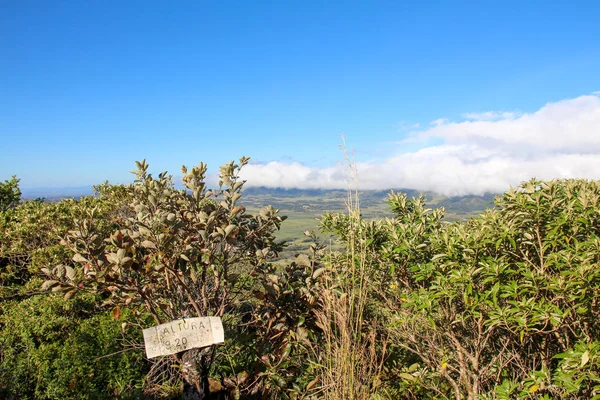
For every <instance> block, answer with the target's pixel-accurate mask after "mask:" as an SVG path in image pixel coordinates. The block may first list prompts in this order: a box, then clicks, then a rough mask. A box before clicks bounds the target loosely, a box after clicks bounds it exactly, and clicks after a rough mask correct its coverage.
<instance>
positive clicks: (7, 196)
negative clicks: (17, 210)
mask: <svg viewBox="0 0 600 400" xmlns="http://www.w3.org/2000/svg"><path fill="white" fill-rule="evenodd" d="M19 181H20V179H17V177H16V176H14V175H13V177H12V178H11V179H10V180H5V181H4V183H3V182H0V213H3V212H5V211H6V210H9V209H11V208H14V207H16V206H17V204H19V201H21V189H19Z"/></svg>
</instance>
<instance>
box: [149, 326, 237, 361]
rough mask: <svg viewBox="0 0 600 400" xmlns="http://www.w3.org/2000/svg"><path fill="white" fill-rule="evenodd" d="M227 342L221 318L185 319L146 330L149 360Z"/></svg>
mask: <svg viewBox="0 0 600 400" xmlns="http://www.w3.org/2000/svg"><path fill="white" fill-rule="evenodd" d="M224 341H225V338H224V333H223V324H222V323H221V318H219V317H203V318H185V319H178V320H175V321H171V322H167V323H166V324H161V325H157V326H153V327H152V328H148V329H144V343H145V345H146V356H147V357H148V358H153V357H158V356H166V355H169V354H175V353H179V352H180V351H184V350H187V349H193V348H196V347H206V346H210V345H213V344H217V343H223V342H224Z"/></svg>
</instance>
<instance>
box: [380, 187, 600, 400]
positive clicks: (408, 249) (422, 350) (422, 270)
mask: <svg viewBox="0 0 600 400" xmlns="http://www.w3.org/2000/svg"><path fill="white" fill-rule="evenodd" d="M599 201H600V185H599V184H598V183H596V182H586V181H552V182H539V181H530V182H528V183H526V184H523V185H522V186H521V187H519V188H518V189H517V190H511V191H509V192H507V193H506V194H505V195H504V196H503V197H501V198H499V199H498V200H497V202H496V207H497V209H495V210H490V211H488V212H486V213H484V214H483V215H482V216H481V217H478V218H474V219H471V220H470V221H468V222H465V223H454V224H449V225H447V226H442V225H440V224H439V218H438V217H439V215H440V214H439V212H436V211H433V212H427V210H426V209H425V208H424V207H423V206H422V205H421V204H419V201H418V199H417V200H413V201H412V202H407V203H405V204H404V203H403V202H398V201H397V199H394V198H392V203H393V206H394V207H395V208H396V210H395V211H396V213H397V215H398V218H397V219H396V221H395V222H394V223H393V224H390V225H389V228H390V231H391V234H390V240H389V241H388V242H387V243H386V244H384V245H383V246H381V254H382V255H383V256H384V259H386V260H390V261H393V262H392V264H390V265H389V268H390V269H389V270H390V273H392V274H393V275H395V276H396V279H397V283H392V284H390V289H391V290H390V291H389V293H388V294H387V295H386V296H385V298H386V301H387V303H386V304H388V305H389V307H390V310H391V314H390V329H391V330H392V332H393V337H394V338H395V339H396V345H397V346H398V347H399V348H404V349H406V350H408V351H409V352H411V353H413V354H414V355H416V356H418V362H419V365H420V366H421V367H423V368H425V369H426V374H422V373H420V377H419V379H404V381H405V383H406V384H407V385H408V387H409V389H408V390H409V391H410V390H417V389H418V387H419V386H425V387H426V386H429V387H431V388H433V389H434V391H435V392H438V393H444V394H445V395H447V396H454V397H456V398H462V397H469V398H474V396H480V395H482V394H485V393H492V392H494V388H496V387H497V389H496V395H498V396H500V397H501V393H504V392H510V396H513V395H514V394H515V393H517V392H519V393H526V395H525V397H527V396H528V395H529V394H531V393H536V396H537V395H543V394H548V395H550V396H558V397H561V396H567V395H568V394H569V393H579V394H578V395H580V394H581V393H587V394H591V393H592V392H590V390H592V389H591V387H590V386H589V384H590V382H591V381H592V380H591V379H587V380H586V379H585V378H581V379H580V380H578V381H577V382H578V384H576V385H575V387H577V390H575V389H574V386H573V385H571V386H570V387H568V386H569V385H567V384H566V382H567V381H568V379H566V378H565V373H562V372H561V371H563V369H564V368H565V367H566V364H565V362H563V363H561V364H560V367H559V362H558V360H557V358H556V357H557V355H558V354H562V353H565V352H569V351H571V350H570V349H572V348H573V346H575V344H576V343H587V344H591V343H592V342H593V341H595V340H598V339H599V338H598V333H599V331H598V327H599V326H598V321H597V318H596V317H595V316H596V315H597V313H598V309H597V307H598V301H599V297H600V286H599V284H600V269H599V268H598V260H599V257H600V239H599V237H598V230H599V229H600V218H599V217H600V215H599V213H598V202H599ZM398 206H400V207H398ZM436 213H437V216H436V217H434V218H430V219H427V218H423V215H426V214H429V215H431V216H434V215H436ZM407 216H410V218H409V221H408V225H406V224H405V223H404V221H405V220H406V218H407ZM390 244H391V246H390ZM404 265H406V266H407V268H406V269H404V268H402V266H404ZM399 266H400V267H401V268H400V269H398V267H399ZM405 275H406V277H405ZM396 285H398V286H396ZM571 372H572V373H573V374H575V372H573V371H571ZM531 374H533V375H531ZM553 374H554V375H555V378H554V380H553V379H552V376H553ZM531 376H535V377H536V378H535V379H533V378H531ZM413 377H414V375H413ZM542 377H544V378H543V379H542ZM502 382H505V383H504V384H502ZM510 382H512V383H510ZM585 382H587V383H585ZM501 384H502V385H501ZM509 389H510V390H509ZM574 390H575V392H573V391H574ZM432 393H434V392H432Z"/></svg>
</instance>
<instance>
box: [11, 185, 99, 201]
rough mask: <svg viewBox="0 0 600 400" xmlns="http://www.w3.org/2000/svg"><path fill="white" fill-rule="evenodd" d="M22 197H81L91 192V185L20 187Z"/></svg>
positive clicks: (57, 198) (54, 198) (55, 198)
mask: <svg viewBox="0 0 600 400" xmlns="http://www.w3.org/2000/svg"><path fill="white" fill-rule="evenodd" d="M21 193H22V197H23V198H24V199H28V200H29V199H38V198H44V199H46V200H49V201H50V200H59V199H64V198H68V197H75V198H78V197H81V196H88V195H90V194H92V186H91V185H90V186H77V187H58V188H47V187H40V188H21Z"/></svg>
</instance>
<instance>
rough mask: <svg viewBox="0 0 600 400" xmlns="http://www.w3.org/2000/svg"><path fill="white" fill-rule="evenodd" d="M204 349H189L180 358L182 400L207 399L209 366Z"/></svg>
mask: <svg viewBox="0 0 600 400" xmlns="http://www.w3.org/2000/svg"><path fill="white" fill-rule="evenodd" d="M208 355H209V353H208V352H207V350H206V349H191V350H188V351H186V352H185V353H183V356H182V357H181V371H182V373H183V398H184V400H205V399H208V398H209V395H210V393H209V389H208V372H209V364H208V359H207V356H208Z"/></svg>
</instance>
